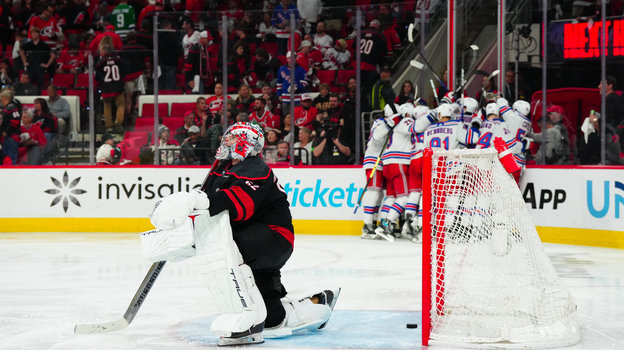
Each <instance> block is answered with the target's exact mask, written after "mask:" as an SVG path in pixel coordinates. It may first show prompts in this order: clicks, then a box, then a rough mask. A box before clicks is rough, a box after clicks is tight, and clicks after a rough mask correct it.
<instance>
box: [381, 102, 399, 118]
mask: <svg viewBox="0 0 624 350" xmlns="http://www.w3.org/2000/svg"><path fill="white" fill-rule="evenodd" d="M397 107H400V106H397V105H394V108H395V109H396V111H397V112H396V113H394V111H393V110H392V106H391V105H390V103H387V104H386V106H385V107H384V117H386V118H388V117H393V116H395V115H397V114H399V113H401V112H400V111H399V109H398V108H397Z"/></svg>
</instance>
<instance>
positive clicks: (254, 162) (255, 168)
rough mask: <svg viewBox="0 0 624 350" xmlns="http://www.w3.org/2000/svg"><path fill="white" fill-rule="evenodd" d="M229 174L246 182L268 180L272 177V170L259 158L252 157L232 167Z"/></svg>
mask: <svg viewBox="0 0 624 350" xmlns="http://www.w3.org/2000/svg"><path fill="white" fill-rule="evenodd" d="M227 173H228V174H230V175H233V176H234V177H236V178H239V179H244V180H266V179H268V178H269V177H270V176H271V168H269V166H268V165H267V163H265V161H264V160H263V159H262V158H260V157H259V156H251V157H247V158H245V160H244V161H242V162H240V163H238V164H236V165H234V166H233V167H231V168H230V169H229V170H228V171H227Z"/></svg>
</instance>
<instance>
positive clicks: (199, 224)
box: [195, 211, 266, 345]
mask: <svg viewBox="0 0 624 350" xmlns="http://www.w3.org/2000/svg"><path fill="white" fill-rule="evenodd" d="M195 235H196V237H195V239H196V248H197V261H198V264H199V269H200V273H201V274H202V276H203V277H204V279H205V280H206V282H207V283H208V288H209V290H210V294H211V295H212V297H213V299H214V302H215V303H216V305H217V307H218V308H219V313H220V314H221V315H220V316H218V317H217V318H216V319H215V320H214V321H213V322H212V324H211V326H210V328H211V331H212V332H213V333H215V334H218V335H220V336H222V337H229V338H236V337H238V336H249V335H252V336H253V335H256V334H258V332H261V331H262V328H263V327H264V319H265V318H266V307H265V305H264V301H263V300H262V295H260V291H259V290H258V287H257V286H256V283H255V280H254V277H253V274H252V271H251V268H249V266H247V265H246V264H245V263H244V261H243V259H242V256H241V254H240V252H239V250H238V246H237V245H236V243H235V242H234V240H233V239H232V228H231V227H230V218H229V214H228V212H227V211H223V212H221V213H219V214H217V215H215V216H212V217H211V216H209V215H199V216H197V217H196V218H195ZM222 340H223V339H222ZM223 342H224V343H226V342H227V341H223ZM224 345H225V344H224Z"/></svg>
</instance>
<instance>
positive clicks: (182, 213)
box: [149, 189, 210, 230]
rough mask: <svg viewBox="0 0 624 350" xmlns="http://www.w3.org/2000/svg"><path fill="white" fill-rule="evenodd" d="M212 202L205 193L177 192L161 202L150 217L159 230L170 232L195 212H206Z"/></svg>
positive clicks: (195, 190) (196, 190)
mask: <svg viewBox="0 0 624 350" xmlns="http://www.w3.org/2000/svg"><path fill="white" fill-rule="evenodd" d="M209 207H210V201H209V200H208V196H207V195H206V193H205V192H203V191H200V190H198V189H193V190H192V191H191V192H177V193H173V194H170V195H168V196H167V197H165V198H163V199H161V200H159V201H158V202H156V204H155V205H154V209H152V212H151V213H150V215H149V218H150V221H151V222H152V225H154V227H156V228H157V229H161V230H170V229H174V228H176V227H178V226H180V225H182V224H183V223H184V222H185V221H186V220H187V219H188V216H189V215H191V213H192V212H193V211H194V210H206V209H208V208H209Z"/></svg>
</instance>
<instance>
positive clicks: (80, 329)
mask: <svg viewBox="0 0 624 350" xmlns="http://www.w3.org/2000/svg"><path fill="white" fill-rule="evenodd" d="M165 263H166V261H157V262H155V263H153V264H152V266H151V267H150V269H149V271H147V274H146V275H145V278H143V282H142V283H141V285H140V286H139V289H138V290H137V292H136V293H135V294H134V297H133V298H132V301H130V305H128V308H127V309H126V312H125V313H124V315H123V317H122V318H120V319H118V320H115V321H111V322H103V323H91V324H88V323H85V324H77V325H76V326H75V327H74V333H76V334H90V333H108V332H113V331H118V330H121V329H124V328H126V327H128V325H129V324H130V323H131V322H132V320H133V319H134V317H135V316H136V314H137V313H138V312H139V309H140V308H141V305H143V302H144V301H145V298H146V297H147V293H149V291H150V289H152V286H153V285H154V282H155V281H156V278H158V275H159V274H160V272H161V271H162V269H163V267H165Z"/></svg>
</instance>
